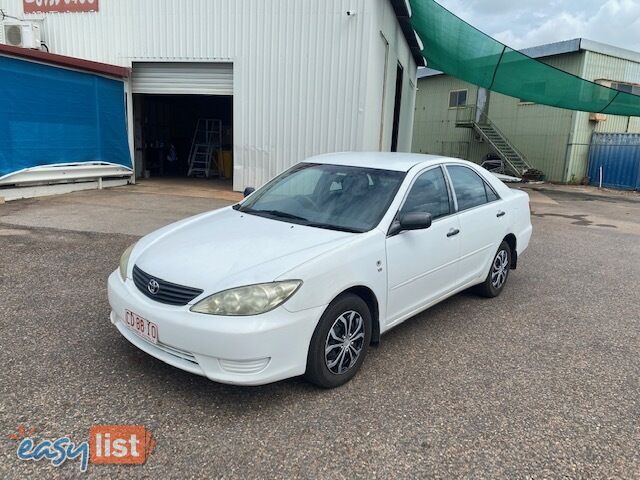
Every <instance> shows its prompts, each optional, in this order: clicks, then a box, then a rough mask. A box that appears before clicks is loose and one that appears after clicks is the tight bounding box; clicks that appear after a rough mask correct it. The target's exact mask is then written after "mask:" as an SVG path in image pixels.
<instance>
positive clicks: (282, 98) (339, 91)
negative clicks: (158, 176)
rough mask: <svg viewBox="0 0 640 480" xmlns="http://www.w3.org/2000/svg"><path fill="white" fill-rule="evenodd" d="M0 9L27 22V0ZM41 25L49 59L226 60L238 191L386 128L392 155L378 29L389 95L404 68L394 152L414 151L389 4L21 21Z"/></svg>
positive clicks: (248, 0)
mask: <svg viewBox="0 0 640 480" xmlns="http://www.w3.org/2000/svg"><path fill="white" fill-rule="evenodd" d="M0 4H1V5H4V8H5V9H6V10H7V13H9V14H12V15H16V16H19V15H22V0H0ZM347 10H351V11H355V12H356V15H353V16H347V15H346V12H347ZM39 17H40V18H44V21H43V37H44V38H43V39H44V40H45V41H46V43H47V45H48V47H49V49H50V51H51V52H53V53H59V54H63V55H70V56H75V57H80V58H86V59H90V60H96V61H101V62H106V63H113V64H118V65H123V66H131V64H132V62H163V61H168V62H185V61H186V62H204V61H206V62H212V61H220V62H232V63H233V82H234V87H233V91H234V189H236V190H241V189H243V188H244V187H245V186H249V185H251V186H259V185H261V184H263V183H264V182H266V181H267V180H268V179H270V178H271V177H273V176H274V175H276V174H277V173H279V172H281V171H283V170H284V169H286V168H288V167H289V166H291V165H293V164H295V163H296V162H298V161H300V160H302V159H304V158H306V157H308V156H311V155H314V154H318V153H325V152H331V151H344V150H373V149H375V150H377V149H378V141H377V139H379V137H380V134H379V130H380V127H379V125H380V121H381V120H382V121H383V122H384V124H385V127H384V137H385V141H384V142H383V144H384V148H388V140H387V139H388V138H390V131H389V129H390V128H391V127H390V125H391V123H390V120H389V117H390V116H392V111H389V108H387V109H386V111H385V114H384V118H381V117H382V113H381V108H382V105H381V99H380V96H379V92H380V91H381V88H382V81H383V79H382V75H381V73H380V69H381V68H379V69H378V71H377V72H373V73H372V66H371V65H369V63H370V61H371V63H374V64H375V63H376V62H379V59H380V56H381V55H382V53H381V52H382V44H381V42H380V41H378V42H377V43H374V44H370V41H371V39H372V38H376V36H378V37H379V35H380V31H383V32H384V34H385V36H387V37H390V38H389V40H390V43H392V47H393V48H392V53H393V58H392V59H391V62H390V64H391V65H393V66H394V68H393V71H391V70H392V69H391V65H390V67H389V71H390V73H392V75H391V76H390V78H388V79H387V85H388V87H389V86H394V85H395V63H396V61H397V59H398V58H400V61H401V63H403V65H404V66H405V68H406V69H407V75H406V80H405V84H406V88H407V90H406V92H405V95H404V101H403V115H402V120H401V134H400V145H399V147H400V150H406V151H409V150H410V146H411V131H412V126H411V122H412V118H413V98H412V97H413V94H414V92H413V91H411V89H410V81H412V80H413V81H414V82H415V64H414V63H413V60H412V59H411V58H410V55H409V53H408V50H407V47H406V42H405V41H404V38H402V36H401V33H400V29H399V27H398V26H397V22H396V21H395V17H394V16H393V13H392V10H391V8H390V6H389V4H388V2H387V1H386V0H268V1H265V0H180V1H176V0H135V1H132V0H101V1H100V11H99V12H97V13H81V14H78V13H67V14H47V15H44V16H43V15H40V16H38V15H27V18H32V19H33V18H39ZM376 91H377V92H378V94H377V95H376ZM392 96H393V95H392V92H391V95H388V97H387V101H389V100H391V101H392V98H391V99H389V97H392ZM391 110H392V109H391ZM376 124H377V132H372V131H371V128H372V126H373V129H374V130H376V128H375V125H376Z"/></svg>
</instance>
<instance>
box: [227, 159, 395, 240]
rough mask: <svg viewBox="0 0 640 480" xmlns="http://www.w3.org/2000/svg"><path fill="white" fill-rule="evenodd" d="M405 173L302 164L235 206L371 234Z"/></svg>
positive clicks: (258, 212) (273, 216) (266, 214)
mask: <svg viewBox="0 0 640 480" xmlns="http://www.w3.org/2000/svg"><path fill="white" fill-rule="evenodd" d="M404 177H405V173H404V172H395V171H390V170H378V169H375V168H361V167H350V166H341V165H325V164H314V163H300V164H298V165H296V166H295V167H293V168H291V169H289V170H287V171H286V172H284V173H283V174H282V175H280V176H278V177H276V178H275V179H273V180H272V181H271V182H269V183H268V184H267V185H265V186H264V187H263V188H261V189H260V190H258V191H257V192H255V193H254V194H253V195H251V196H250V197H249V198H247V200H245V201H244V202H242V204H240V205H236V207H234V208H236V210H240V211H242V212H246V213H250V214H254V215H261V216H265V217H269V218H273V219H276V220H282V221H287V222H291V223H297V224H301V225H308V226H312V227H319V228H327V229H331V230H342V231H347V232H359V233H361V232H367V231H369V230H372V229H373V228H375V227H376V225H378V223H379V222H380V220H382V217H383V216H384V214H385V212H386V211H387V209H388V208H389V205H390V204H391V201H392V200H393V198H394V197H395V195H396V192H397V191H398V188H400V184H401V183H402V180H403V179H404Z"/></svg>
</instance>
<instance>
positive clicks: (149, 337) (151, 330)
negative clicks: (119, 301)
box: [124, 310, 158, 343]
mask: <svg viewBox="0 0 640 480" xmlns="http://www.w3.org/2000/svg"><path fill="white" fill-rule="evenodd" d="M124 324H125V325H126V326H127V328H128V329H129V330H131V331H132V332H133V333H135V334H136V335H138V336H139V337H142V338H144V339H145V340H146V341H148V342H151V343H158V326H157V325H156V324H155V323H153V322H150V321H149V320H147V319H146V318H142V317H141V316H140V315H138V314H136V313H133V312H130V311H129V310H125V311H124Z"/></svg>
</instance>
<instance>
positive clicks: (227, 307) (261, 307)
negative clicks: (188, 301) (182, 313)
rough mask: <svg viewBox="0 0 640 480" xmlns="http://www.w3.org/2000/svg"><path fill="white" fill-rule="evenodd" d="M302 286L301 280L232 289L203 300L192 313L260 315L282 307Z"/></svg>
mask: <svg viewBox="0 0 640 480" xmlns="http://www.w3.org/2000/svg"><path fill="white" fill-rule="evenodd" d="M300 285H302V281H301V280H285V281H283V282H273V283H260V284H258V285H248V286H246V287H238V288H232V289H231V290H225V291H223V292H219V293H215V294H213V295H211V296H210V297H207V298H205V299H204V300H201V301H200V302H198V303H197V304H195V305H194V306H193V307H191V311H192V312H196V313H206V314H209V315H225V316H245V315H259V314H261V313H265V312H268V311H270V310H273V309H274V308H276V307H277V306H279V305H282V304H283V303H284V302H286V301H287V299H288V298H289V297H291V295H293V294H294V293H296V291H297V290H298V288H300Z"/></svg>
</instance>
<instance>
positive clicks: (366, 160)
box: [304, 152, 456, 172]
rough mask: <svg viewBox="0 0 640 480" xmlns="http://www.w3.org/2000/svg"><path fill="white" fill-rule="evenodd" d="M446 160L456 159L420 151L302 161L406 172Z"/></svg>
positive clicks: (327, 156) (349, 154)
mask: <svg viewBox="0 0 640 480" xmlns="http://www.w3.org/2000/svg"><path fill="white" fill-rule="evenodd" d="M446 160H450V161H451V160H456V159H452V158H446V157H442V156H439V155H423V154H420V153H389V152H344V153H327V154H324V155H318V156H315V157H311V158H307V159H306V160H304V162H305V163H322V164H327V165H345V166H351V167H363V168H378V169H380V170H393V171H397V172H408V171H409V170H411V169H412V168H413V167H415V166H416V165H424V166H428V165H429V164H434V165H435V164H438V163H442V162H443V161H446Z"/></svg>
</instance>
